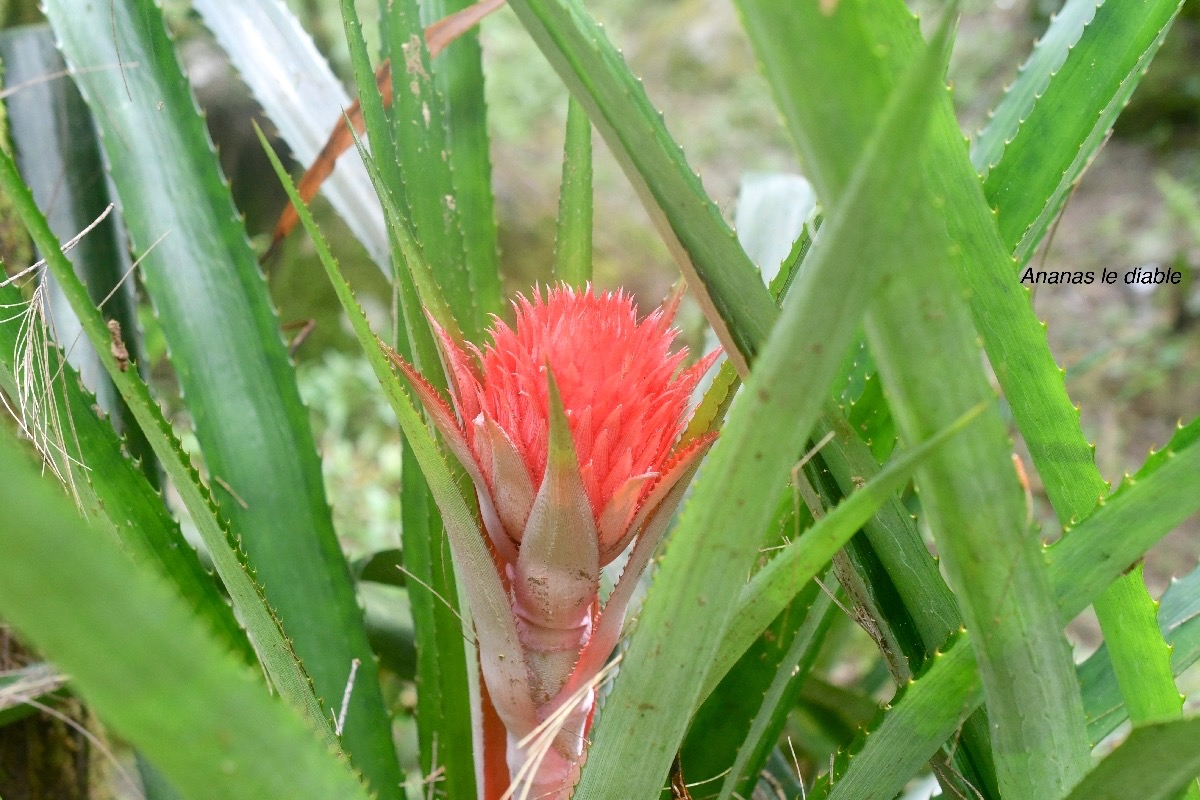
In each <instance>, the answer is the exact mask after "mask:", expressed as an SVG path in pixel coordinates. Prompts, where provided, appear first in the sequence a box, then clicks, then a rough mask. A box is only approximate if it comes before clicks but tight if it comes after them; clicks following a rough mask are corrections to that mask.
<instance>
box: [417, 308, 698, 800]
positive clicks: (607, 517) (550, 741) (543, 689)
mask: <svg viewBox="0 0 1200 800" xmlns="http://www.w3.org/2000/svg"><path fill="white" fill-rule="evenodd" d="M678 300H679V297H678V295H676V296H675V298H674V299H673V301H672V302H671V303H670V304H669V305H668V306H667V307H666V308H660V309H658V310H656V311H655V312H653V313H652V314H650V315H649V316H648V317H647V318H646V319H644V320H642V321H641V322H639V321H638V319H637V311H636V309H635V307H634V304H633V301H632V299H631V298H630V297H628V296H627V295H624V294H622V293H620V292H617V293H616V294H611V293H602V294H599V295H597V294H595V293H594V292H593V291H592V289H591V288H590V287H588V288H586V289H584V290H582V291H579V292H576V291H575V290H573V289H571V288H570V287H567V286H561V287H557V288H553V289H550V290H548V291H547V292H546V295H545V297H542V296H541V295H540V294H538V295H535V296H534V299H533V300H532V301H530V300H527V299H525V298H520V299H519V300H518V303H517V305H516V325H515V327H513V328H510V327H508V326H507V325H506V324H505V323H503V322H501V321H496V323H495V324H494V325H493V327H492V328H491V329H490V330H489V335H490V337H491V340H492V341H491V343H490V344H488V345H487V346H486V347H485V348H484V350H483V351H482V352H480V351H479V349H478V348H475V347H474V346H471V345H468V348H469V349H470V350H471V352H472V354H473V355H474V357H475V358H473V357H472V355H468V353H467V352H464V350H463V348H462V347H461V346H460V345H459V344H458V343H456V342H455V341H454V340H453V339H452V338H451V337H450V335H449V334H447V333H446V332H445V331H444V330H442V329H441V328H440V327H439V326H437V325H436V323H435V324H434V329H435V331H436V333H437V335H438V340H439V343H440V345H441V353H442V358H443V361H444V363H445V364H446V365H447V368H448V372H449V374H450V375H451V379H452V385H453V390H452V394H451V397H452V400H453V402H454V410H453V411H452V410H451V409H450V407H449V406H448V405H447V404H446V402H445V400H443V399H442V397H441V396H440V395H439V394H438V393H437V391H436V390H435V389H434V388H433V387H432V386H431V385H430V384H429V383H428V382H427V381H426V380H425V379H424V378H422V377H421V375H420V374H419V373H418V372H417V371H416V370H415V369H414V368H413V367H412V366H411V365H410V364H409V363H408V362H407V361H405V360H403V359H402V358H400V357H399V356H395V360H396V363H397V365H398V366H399V367H400V368H401V370H403V372H404V373H405V375H406V376H407V377H408V380H409V382H410V384H411V385H412V386H413V388H414V390H415V391H416V393H417V395H418V396H419V397H420V398H421V402H422V403H423V404H424V406H425V408H426V409H428V410H429V413H430V415H431V416H432V418H433V421H434V423H435V424H436V425H437V427H438V430H439V431H441V433H442V435H443V436H444V437H445V441H446V444H447V446H448V447H449V449H450V451H451V452H452V453H454V456H455V458H456V459H458V461H459V463H460V464H461V465H462V466H463V468H464V469H465V470H466V471H467V473H468V474H469V475H470V476H471V480H472V482H473V483H474V485H475V493H476V497H477V498H478V501H479V509H480V513H481V514H482V518H483V523H484V528H485V530H486V531H487V535H488V538H489V541H490V543H491V547H492V550H493V552H494V554H495V556H496V564H495V567H496V569H497V571H498V575H497V577H498V578H499V579H500V580H499V582H498V585H500V586H501V587H502V588H503V591H504V594H503V596H502V597H498V598H493V602H495V603H497V604H500V605H508V606H509V607H510V608H511V610H512V620H511V623H512V624H513V626H514V627H515V630H516V634H517V639H518V641H519V642H520V653H519V656H518V657H519V659H520V661H521V662H522V663H523V664H524V667H525V674H524V675H522V674H520V673H519V672H518V674H517V676H516V677H517V681H516V682H511V681H510V680H509V679H508V678H509V674H508V673H507V672H506V671H505V670H504V669H503V665H502V664H501V663H499V662H501V661H503V660H504V659H510V658H512V657H513V654H512V653H509V652H495V651H492V650H491V649H490V648H488V647H487V644H486V643H485V642H483V641H481V646H480V652H479V658H480V661H481V663H482V672H483V676H484V678H485V681H486V683H487V694H488V696H489V697H490V702H491V703H492V704H493V705H494V707H495V710H496V712H497V713H498V715H499V718H500V720H501V721H502V722H503V724H504V729H505V731H506V732H507V758H506V761H507V763H508V766H509V769H510V771H511V773H512V778H513V779H514V780H520V781H522V782H523V783H525V784H527V785H528V787H529V789H528V790H527V791H531V792H532V794H531V795H530V796H532V797H555V798H558V797H562V798H566V797H569V796H570V793H571V788H572V787H573V786H574V785H575V783H576V781H577V780H578V777H579V768H580V766H581V765H582V762H583V757H584V743H585V741H586V738H587V732H588V727H589V723H590V721H591V719H592V716H593V712H594V707H593V706H594V699H595V683H596V681H597V678H598V676H599V675H600V674H601V671H602V670H603V668H604V665H605V663H606V662H607V660H608V657H609V655H610V654H611V653H612V651H613V649H614V647H615V646H616V644H617V641H618V639H619V637H620V633H621V627H622V623H623V622H624V618H625V611H626V608H627V606H628V604H629V601H630V600H631V599H632V597H633V588H634V586H635V585H636V584H637V581H638V578H639V577H640V576H641V574H642V571H643V570H644V569H645V567H646V565H647V563H649V560H650V557H651V556H652V555H653V554H654V551H655V548H656V546H657V544H658V541H659V537H660V536H661V535H662V533H663V531H665V530H666V527H667V524H668V522H669V521H670V519H671V516H672V515H673V514H674V512H675V507H676V505H677V504H678V502H679V498H680V496H681V493H682V489H683V488H684V487H685V486H686V483H687V478H689V477H690V476H691V475H692V473H693V472H694V471H695V467H696V465H697V462H698V460H699V458H700V457H701V455H702V454H703V453H704V451H705V450H706V449H707V448H708V446H709V445H710V444H711V443H712V441H713V440H714V439H715V438H716V435H715V434H706V435H704V436H701V437H698V438H697V439H696V441H694V442H691V443H689V444H686V445H681V446H676V445H677V443H678V440H679V437H680V436H681V435H682V434H683V433H684V430H685V428H686V422H687V414H686V412H687V407H688V401H689V399H690V397H691V393H692V390H693V389H695V388H696V385H697V383H698V382H699V380H700V378H701V377H702V376H703V374H704V373H705V372H706V371H707V370H708V369H709V368H710V367H711V366H712V364H713V362H714V361H715V360H716V357H717V355H718V354H717V352H713V353H711V354H710V355H709V356H708V357H706V358H704V359H702V360H701V361H700V362H699V363H697V364H695V365H693V366H691V367H689V368H688V369H686V370H684V371H683V372H682V373H680V374H676V373H677V371H678V370H679V367H680V365H681V363H682V362H683V360H684V358H685V357H686V355H687V351H686V350H680V351H678V352H676V353H672V352H671V350H670V347H671V342H672V340H673V339H674V332H673V331H672V330H671V328H670V324H671V318H672V316H673V315H674V312H675V306H676V304H677V303H678ZM476 359H477V360H476ZM456 414H457V416H456ZM635 537H636V538H637V544H636V546H635V547H634V548H633V550H632V552H631V553H630V554H629V557H628V559H627V561H626V563H625V565H624V568H623V570H622V573H621V578H620V581H619V582H618V583H617V584H616V586H615V588H614V589H613V590H612V594H611V595H610V596H609V598H608V601H607V602H606V603H604V604H603V607H602V604H601V602H600V570H601V569H602V568H603V567H605V566H607V565H608V564H611V563H612V562H613V561H614V560H615V559H616V558H618V557H619V556H620V555H621V553H622V552H624V551H625V549H626V548H627V547H629V545H630V544H631V543H632V542H633V541H634V538H635ZM460 569H461V570H462V574H463V577H464V578H465V579H466V580H468V581H473V582H474V581H478V582H479V583H481V584H483V585H487V586H491V587H494V586H496V585H497V582H496V581H494V580H483V579H481V577H480V576H477V575H472V574H471V573H470V571H469V569H470V565H469V564H461V565H460ZM539 728H545V730H546V733H545V734H543V735H542V736H537V735H536V732H537V730H538V729H539ZM487 734H488V731H487V729H485V730H484V736H485V740H484V747H485V749H486V748H489V747H493V748H494V747H502V744H501V743H500V742H496V741H488V740H487V738H486V737H487ZM533 743H537V744H540V747H537V748H536V749H535V748H534V746H533ZM501 752H503V751H501ZM486 758H487V756H486V755H485V759H486Z"/></svg>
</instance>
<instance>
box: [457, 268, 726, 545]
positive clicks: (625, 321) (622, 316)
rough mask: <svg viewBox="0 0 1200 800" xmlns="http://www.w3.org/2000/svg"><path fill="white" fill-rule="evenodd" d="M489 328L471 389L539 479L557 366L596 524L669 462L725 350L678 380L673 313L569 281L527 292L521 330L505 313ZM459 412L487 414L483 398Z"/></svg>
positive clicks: (520, 304) (519, 312)
mask: <svg viewBox="0 0 1200 800" xmlns="http://www.w3.org/2000/svg"><path fill="white" fill-rule="evenodd" d="M491 332H492V337H493V343H492V344H491V345H488V346H487V347H486V348H485V349H484V351H483V353H482V355H481V358H480V361H481V362H482V374H483V377H482V380H481V381H479V382H475V381H471V383H474V386H472V387H471V388H472V389H473V390H474V391H470V390H468V391H469V393H470V394H473V395H474V396H475V398H478V399H477V400H476V401H475V402H476V404H477V406H478V408H479V409H481V410H482V411H483V412H484V413H485V414H486V415H487V416H488V417H490V418H491V419H492V420H494V421H495V422H496V423H497V424H498V425H499V426H500V428H501V429H502V430H503V431H504V432H505V433H506V434H508V436H509V438H510V439H511V440H512V442H513V444H514V445H515V446H516V448H517V450H518V452H519V453H520V455H521V460H522V461H523V462H524V464H525V465H526V467H527V468H528V470H529V477H530V480H531V481H532V482H534V483H535V484H536V483H539V482H540V481H541V478H542V473H543V472H544V471H545V468H546V454H547V444H548V434H549V398H548V393H547V383H546V368H547V366H549V368H550V370H551V372H552V373H553V375H554V379H555V381H556V382H557V384H558V390H559V393H560V396H561V397H562V403H563V408H564V409H565V411H566V416H567V423H568V426H569V427H570V430H571V438H572V439H573V441H574V444H575V454H576V456H577V458H578V460H579V469H580V473H581V476H582V478H583V483H584V486H585V488H586V489H587V494H588V500H589V501H590V502H591V506H592V513H593V514H594V516H595V517H596V518H597V521H598V520H599V517H600V513H601V511H602V510H603V509H604V508H605V507H606V506H607V505H608V503H609V501H610V500H612V498H613V496H614V494H616V492H617V490H618V489H620V488H621V487H622V485H623V484H625V482H626V481H628V480H630V479H631V478H635V477H639V476H652V475H655V474H656V473H657V472H658V471H659V470H660V469H661V468H662V467H663V466H664V464H665V463H666V461H667V460H668V457H669V455H670V452H671V448H672V446H673V445H674V443H675V440H676V439H677V438H678V437H679V435H680V434H681V433H682V432H683V428H684V427H685V425H686V421H687V418H686V414H687V410H688V401H689V399H690V397H691V393H692V390H693V389H694V388H695V387H696V383H697V382H698V381H699V380H700V377H701V376H702V375H703V374H704V372H705V370H707V369H708V367H709V366H711V364H712V361H713V359H715V358H716V356H717V354H716V353H713V354H712V355H711V356H709V358H706V359H704V360H702V361H701V362H700V363H698V364H696V365H695V366H693V367H692V368H691V369H688V370H685V371H684V372H683V373H682V374H680V375H679V376H678V377H676V374H675V373H676V371H677V370H678V369H679V365H680V364H681V363H682V362H683V361H684V359H686V358H687V349H686V348H683V349H680V350H678V351H676V352H674V353H672V352H671V344H672V342H673V341H674V339H675V334H676V331H675V329H674V328H672V327H670V320H669V319H668V317H667V314H666V313H665V312H664V311H663V309H661V308H660V309H657V310H656V311H654V312H653V313H652V314H650V315H649V316H648V317H646V319H644V320H642V321H640V322H639V321H638V319H637V309H636V307H635V306H634V303H633V299H632V298H631V297H630V296H629V295H627V294H625V293H624V292H621V291H618V292H616V293H602V294H599V295H597V294H595V293H594V292H593V291H592V290H591V289H590V288H589V289H586V290H584V291H578V292H577V291H575V290H574V289H571V288H568V287H561V288H555V289H551V290H550V291H549V292H548V294H547V297H546V299H545V300H543V299H542V298H541V297H540V296H539V295H534V298H533V300H532V301H530V300H528V299H526V298H525V297H520V298H518V301H517V303H516V326H515V328H510V327H509V326H508V325H506V324H505V323H504V322H502V321H500V320H497V321H496V323H495V324H494V325H493V327H492V329H491ZM464 388H466V387H462V386H460V387H459V396H458V398H457V400H458V401H459V402H460V403H463V401H464V400H465V398H463V397H462V392H463V389H464ZM473 399H474V398H473ZM459 412H460V413H462V414H463V416H464V417H465V418H467V419H471V418H474V417H475V416H476V415H477V414H478V413H479V411H478V410H477V407H476V405H475V404H471V405H470V406H469V407H468V408H465V409H464V408H462V407H461V406H460V408H459ZM464 412H465V413H464ZM471 439H472V441H471V444H472V450H473V451H474V452H475V454H476V456H477V457H478V456H480V455H481V450H480V449H478V448H477V447H476V442H475V441H474V440H473V437H471ZM649 489H650V482H649V481H646V482H644V483H642V485H641V490H640V492H639V495H641V494H645V493H646V492H647V491H649Z"/></svg>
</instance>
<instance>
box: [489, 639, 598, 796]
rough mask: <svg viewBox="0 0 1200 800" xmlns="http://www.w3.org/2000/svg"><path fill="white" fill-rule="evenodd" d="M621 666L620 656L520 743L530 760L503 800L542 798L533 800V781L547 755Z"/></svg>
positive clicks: (516, 776)
mask: <svg viewBox="0 0 1200 800" xmlns="http://www.w3.org/2000/svg"><path fill="white" fill-rule="evenodd" d="M620 663H621V656H620V655H618V656H617V657H616V658H614V659H613V660H612V661H610V662H608V663H607V664H605V665H604V668H603V669H602V670H600V671H599V672H597V673H596V674H595V675H594V676H592V679H591V680H589V681H588V682H587V683H586V684H584V685H583V686H581V687H579V689H578V690H577V691H576V692H575V693H574V694H572V695H571V696H570V697H568V698H567V699H566V700H565V701H563V703H562V705H560V706H559V707H558V708H556V709H555V710H554V712H553V713H552V714H550V715H549V716H547V717H546V719H544V720H543V721H542V722H541V724H540V725H538V726H537V727H536V728H534V729H533V730H532V731H530V732H529V733H528V734H527V735H526V736H525V738H523V739H521V740H520V741H519V742H517V746H518V747H520V748H522V749H526V750H528V756H527V758H526V759H525V763H524V764H522V765H521V768H520V769H519V770H517V774H516V775H513V776H512V783H510V784H509V787H508V789H507V790H505V792H504V794H503V795H501V796H500V800H538V797H535V796H532V795H531V794H530V793H531V792H532V791H533V779H534V776H536V775H537V774H538V771H539V770H540V769H541V766H542V762H543V761H545V760H546V755H547V754H548V753H549V752H550V748H552V747H553V746H554V740H555V739H557V738H558V735H559V733H561V732H562V729H563V726H564V725H565V724H566V722H567V720H568V719H570V717H571V713H572V712H573V711H575V709H576V708H577V707H578V706H579V704H580V703H582V702H583V701H584V700H585V699H586V698H587V697H588V696H589V694H590V693H591V692H593V691H595V690H598V689H599V688H600V687H601V686H603V685H604V684H605V683H607V682H608V681H609V680H611V679H612V677H613V676H614V675H616V672H617V665H619V664H620Z"/></svg>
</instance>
